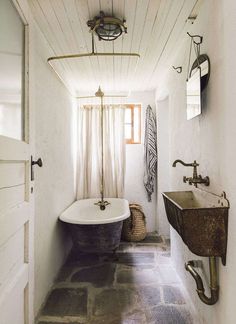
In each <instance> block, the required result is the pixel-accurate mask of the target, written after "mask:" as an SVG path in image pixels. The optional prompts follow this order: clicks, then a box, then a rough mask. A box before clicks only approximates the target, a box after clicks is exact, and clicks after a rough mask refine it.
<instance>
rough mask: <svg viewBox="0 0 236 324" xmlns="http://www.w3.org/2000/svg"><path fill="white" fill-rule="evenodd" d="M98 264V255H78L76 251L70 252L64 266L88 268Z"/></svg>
mask: <svg viewBox="0 0 236 324" xmlns="http://www.w3.org/2000/svg"><path fill="white" fill-rule="evenodd" d="M99 262H100V255H98V254H95V253H86V254H85V253H78V251H76V250H73V249H72V251H71V253H70V255H69V257H68V259H67V261H66V264H67V265H76V266H80V267H83V266H90V265H96V264H98V263H99Z"/></svg>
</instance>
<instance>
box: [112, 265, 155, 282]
mask: <svg viewBox="0 0 236 324" xmlns="http://www.w3.org/2000/svg"><path fill="white" fill-rule="evenodd" d="M157 281H158V278H157V276H156V275H155V273H154V271H153V270H152V269H139V270H137V269H130V270H122V271H119V272H118V273H117V283H118V284H134V285H143V284H150V283H156V282H157Z"/></svg>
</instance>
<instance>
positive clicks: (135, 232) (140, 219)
mask: <svg viewBox="0 0 236 324" xmlns="http://www.w3.org/2000/svg"><path fill="white" fill-rule="evenodd" d="M129 208H130V214H131V215H130V217H129V218H127V219H126V220H125V221H124V222H123V229H122V238H123V239H124V240H125V241H131V242H138V241H142V240H143V239H145V237H146V235H147V229H146V220H145V215H144V213H143V210H142V207H141V206H140V205H138V204H130V205H129Z"/></svg>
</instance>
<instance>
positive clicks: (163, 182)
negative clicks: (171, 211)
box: [156, 97, 170, 237]
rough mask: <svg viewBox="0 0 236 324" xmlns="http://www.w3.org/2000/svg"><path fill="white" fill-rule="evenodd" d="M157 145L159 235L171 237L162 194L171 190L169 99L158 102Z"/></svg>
mask: <svg viewBox="0 0 236 324" xmlns="http://www.w3.org/2000/svg"><path fill="white" fill-rule="evenodd" d="M156 110H157V145H158V177H157V216H158V217H157V222H158V230H159V233H160V234H162V235H164V236H165V237H169V236H170V225H169V223H168V221H167V218H166V212H165V206H164V201H163V198H162V194H161V193H162V192H165V191H169V189H170V172H169V170H170V156H169V141H170V136H169V132H170V130H169V98H168V97H166V98H165V99H162V100H159V101H157V104H156Z"/></svg>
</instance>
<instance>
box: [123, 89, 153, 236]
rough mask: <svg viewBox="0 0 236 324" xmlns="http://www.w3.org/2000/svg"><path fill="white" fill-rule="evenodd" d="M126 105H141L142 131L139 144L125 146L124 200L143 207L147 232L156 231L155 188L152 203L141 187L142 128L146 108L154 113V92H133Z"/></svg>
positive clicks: (142, 186)
mask: <svg viewBox="0 0 236 324" xmlns="http://www.w3.org/2000/svg"><path fill="white" fill-rule="evenodd" d="M125 102H126V103H141V104H142V114H141V115H142V116H141V118H142V120H141V122H142V130H141V144H126V176H125V198H126V199H128V200H129V202H130V203H138V204H140V205H142V206H143V211H144V213H145V215H146V219H147V230H148V231H149V232H150V231H154V230H156V229H157V221H156V217H157V216H156V188H155V192H154V193H153V195H152V201H151V202H148V200H147V196H146V191H145V188H144V185H143V174H144V164H143V161H144V150H143V149H144V146H143V140H144V126H145V113H146V108H147V106H148V105H150V106H151V107H152V109H153V111H154V112H155V92H154V91H146V92H133V93H131V95H130V96H129V97H128V98H127V99H126V100H125Z"/></svg>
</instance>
